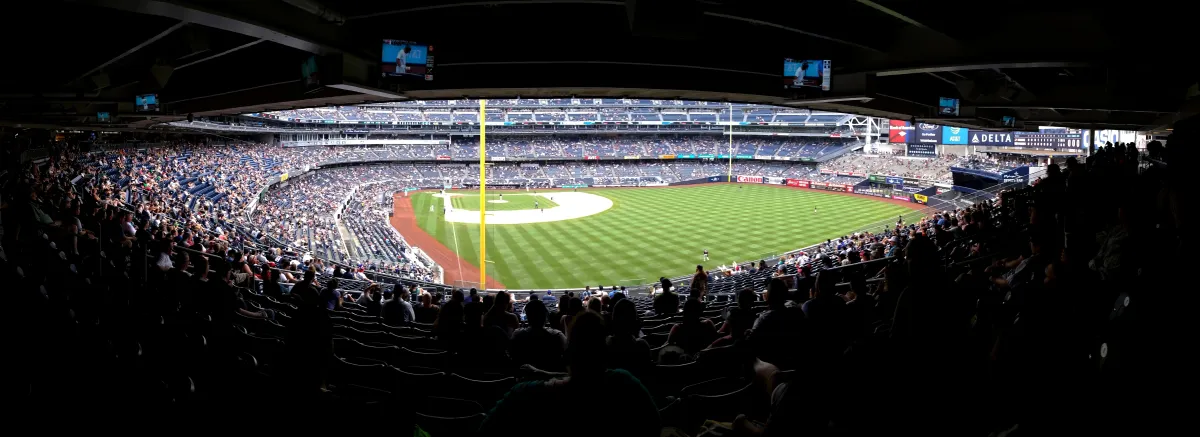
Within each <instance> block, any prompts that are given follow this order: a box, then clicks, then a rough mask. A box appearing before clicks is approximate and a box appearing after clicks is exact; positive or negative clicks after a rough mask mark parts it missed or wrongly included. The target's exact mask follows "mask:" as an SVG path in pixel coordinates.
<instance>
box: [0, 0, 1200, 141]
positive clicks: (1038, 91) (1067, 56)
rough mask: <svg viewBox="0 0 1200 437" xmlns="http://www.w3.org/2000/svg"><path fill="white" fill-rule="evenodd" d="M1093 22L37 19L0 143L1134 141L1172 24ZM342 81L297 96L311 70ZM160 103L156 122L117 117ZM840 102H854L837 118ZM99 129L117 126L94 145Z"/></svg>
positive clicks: (794, 8)
mask: <svg viewBox="0 0 1200 437" xmlns="http://www.w3.org/2000/svg"><path fill="white" fill-rule="evenodd" d="M1156 1H1157V0H1151V1H1148V2H1140V3H1138V4H1137V6H1139V7H1141V8H1142V9H1140V10H1137V11H1130V10H1128V9H1129V8H1128V7H1123V8H1108V7H1106V6H1104V5H1100V4H1095V3H1094V2H1073V1H1067V2H1053V4H1048V3H1050V2H1033V1H1024V0H1015V1H1008V2H1004V3H1002V4H994V5H993V4H988V5H987V6H986V8H991V10H987V9H986V8H985V7H984V5H983V4H965V3H964V2H953V1H949V0H934V1H928V0H923V1H920V2H918V1H915V0H891V1H885V0H878V1H869V0H857V1H856V0H833V1H828V2H747V1H732V0H659V1H654V2H648V1H644V0H642V1H631V2H630V3H628V4H627V3H626V2H625V1H606V0H600V1H591V0H579V1H554V0H515V1H488V2H461V3H446V2H435V1H432V0H416V1H407V2H403V3H398V2H395V1H386V2H385V1H342V2H333V1H329V0H320V1H318V0H260V1H250V2H247V1H234V0H209V1H203V0H195V1H180V0H79V1H58V0H46V1H40V2H36V3H34V2H30V3H28V4H24V3H23V4H21V5H20V7H17V8H13V10H11V11H10V12H9V15H10V16H11V18H13V20H11V21H12V22H13V23H16V24H17V25H16V26H10V27H5V28H3V29H2V30H0V32H4V36H5V37H7V38H6V40H7V41H13V42H19V44H12V45H13V46H15V47H10V50H15V51H16V53H13V54H10V55H9V59H10V60H12V62H10V63H9V64H10V65H13V66H15V68H14V67H10V68H7V69H4V70H3V73H2V74H0V124H4V125H15V124H38V125H58V126H74V127H83V128H96V127H102V126H113V125H120V126H127V127H143V126H148V125H150V124H153V123H157V122H161V121H169V120H177V119H180V118H183V117H185V116H186V114H188V113H193V114H196V115H214V114H228V113H237V112H246V111H249V110H265V109H282V108H290V107H301V106H319V105H330V104H353V103H365V102H372V101H380V100H393V99H398V98H413V99H417V98H458V97H464V96H466V97H492V96H506V97H511V96H515V95H521V96H554V97H561V96H568V95H577V96H581V97H586V96H613V95H621V96H631V97H656V98H670V97H677V98H686V99H706V100H732V101H753V102H763V103H773V104H785V105H791V106H805V107H812V108H814V109H825V110H837V111H848V112H856V113H861V114H866V115H876V116H884V117H892V118H911V117H918V118H923V117H924V118H929V117H933V116H934V111H935V109H936V108H935V106H936V102H937V98H938V97H958V98H961V99H963V108H964V110H963V112H964V114H967V115H970V116H969V117H964V118H962V119H959V120H955V121H954V123H956V124H962V125H972V126H989V125H990V124H992V123H996V122H998V120H999V119H1000V117H1002V116H1009V115H1011V116H1015V117H1017V118H1018V119H1020V120H1024V121H1025V122H1026V123H1028V124H1041V125H1046V124H1056V125H1065V126H1079V127H1093V126H1095V127H1101V128H1119V129H1147V128H1154V127H1161V126H1164V125H1168V124H1170V123H1171V122H1172V121H1173V120H1175V119H1176V118H1178V117H1180V116H1181V115H1184V116H1186V115H1189V113H1188V112H1187V111H1188V110H1185V112H1184V113H1182V114H1181V112H1180V111H1181V108H1194V107H1195V105H1194V104H1190V105H1189V102H1188V99H1187V97H1185V95H1186V90H1187V88H1188V87H1189V86H1192V85H1193V84H1195V83H1196V78H1197V76H1198V75H1197V74H1196V73H1195V70H1194V69H1193V68H1190V67H1189V66H1188V63H1187V62H1185V61H1183V60H1180V59H1178V54H1180V53H1188V52H1194V51H1195V48H1194V47H1193V46H1190V45H1188V43H1190V42H1192V39H1189V38H1187V35H1188V34H1187V32H1186V30H1187V27H1186V24H1187V23H1186V21H1185V20H1186V18H1185V17H1186V16H1187V14H1186V13H1175V14H1172V13H1169V12H1168V11H1169V9H1164V8H1171V7H1174V6H1172V4H1171V3H1166V2H1163V3H1162V4H1161V5H1156V4H1155V3H1156ZM383 38H397V39H409V40H414V41H422V42H428V43H431V44H436V47H437V61H438V67H437V74H436V77H435V80H434V81H431V82H415V83H407V84H387V83H379V82H378V79H376V78H375V77H374V75H373V74H372V73H373V72H374V71H377V69H378V65H377V63H376V62H377V59H376V58H377V57H378V50H379V49H378V47H379V40H381V39H383ZM312 55H317V56H321V57H324V59H338V60H340V62H341V65H344V66H345V69H344V71H342V72H341V74H340V75H338V77H336V78H330V79H331V80H329V82H332V83H335V84H343V85H352V86H343V87H342V88H344V89H338V88H332V87H325V88H323V89H320V90H317V91H315V92H310V93H308V94H305V93H304V91H305V90H304V89H302V87H301V86H300V84H299V75H300V72H299V70H300V67H299V66H300V63H301V62H302V61H303V60H305V59H307V58H308V57H309V56H312ZM784 57H792V58H805V59H831V60H833V65H834V74H833V81H834V89H833V90H832V91H831V92H829V93H824V94H822V95H804V96H797V95H792V94H788V93H786V92H785V91H784V90H783V89H782V87H781V86H780V85H779V84H780V80H781V78H780V73H781V68H780V67H781V60H782V58H784ZM141 93H157V94H159V97H160V100H161V101H162V102H163V110H162V112H160V113H158V114H150V115H147V114H139V113H136V112H134V110H133V109H134V108H133V104H132V101H133V96H134V95H137V94H141ZM847 98H852V99H853V100H846V99H847ZM99 111H110V112H114V113H116V114H117V115H118V117H119V119H118V120H117V121H115V122H114V123H113V124H109V125H102V124H98V123H97V122H96V120H95V114H96V112H99Z"/></svg>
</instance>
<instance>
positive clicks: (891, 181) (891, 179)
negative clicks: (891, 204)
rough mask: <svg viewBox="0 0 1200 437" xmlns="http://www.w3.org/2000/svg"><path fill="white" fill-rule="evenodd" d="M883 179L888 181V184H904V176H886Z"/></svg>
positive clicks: (885, 181)
mask: <svg viewBox="0 0 1200 437" xmlns="http://www.w3.org/2000/svg"><path fill="white" fill-rule="evenodd" d="M883 180H884V183H886V184H888V185H904V178H898V177H895V176H884V178H883Z"/></svg>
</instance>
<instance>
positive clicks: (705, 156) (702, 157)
mask: <svg viewBox="0 0 1200 437" xmlns="http://www.w3.org/2000/svg"><path fill="white" fill-rule="evenodd" d="M679 156H683V155H679ZM722 156H724V157H726V158H728V157H729V155H722ZM688 157H689V158H700V159H713V158H716V155H709V154H700V155H688Z"/></svg>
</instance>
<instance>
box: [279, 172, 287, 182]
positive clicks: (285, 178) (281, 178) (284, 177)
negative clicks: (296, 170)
mask: <svg viewBox="0 0 1200 437" xmlns="http://www.w3.org/2000/svg"><path fill="white" fill-rule="evenodd" d="M287 180H288V174H287V172H284V173H283V174H281V175H279V182H287Z"/></svg>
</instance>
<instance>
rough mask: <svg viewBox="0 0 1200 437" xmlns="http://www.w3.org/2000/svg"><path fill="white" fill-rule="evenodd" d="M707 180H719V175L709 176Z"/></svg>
mask: <svg viewBox="0 0 1200 437" xmlns="http://www.w3.org/2000/svg"><path fill="white" fill-rule="evenodd" d="M708 181H709V182H721V177H720V176H709V177H708Z"/></svg>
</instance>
